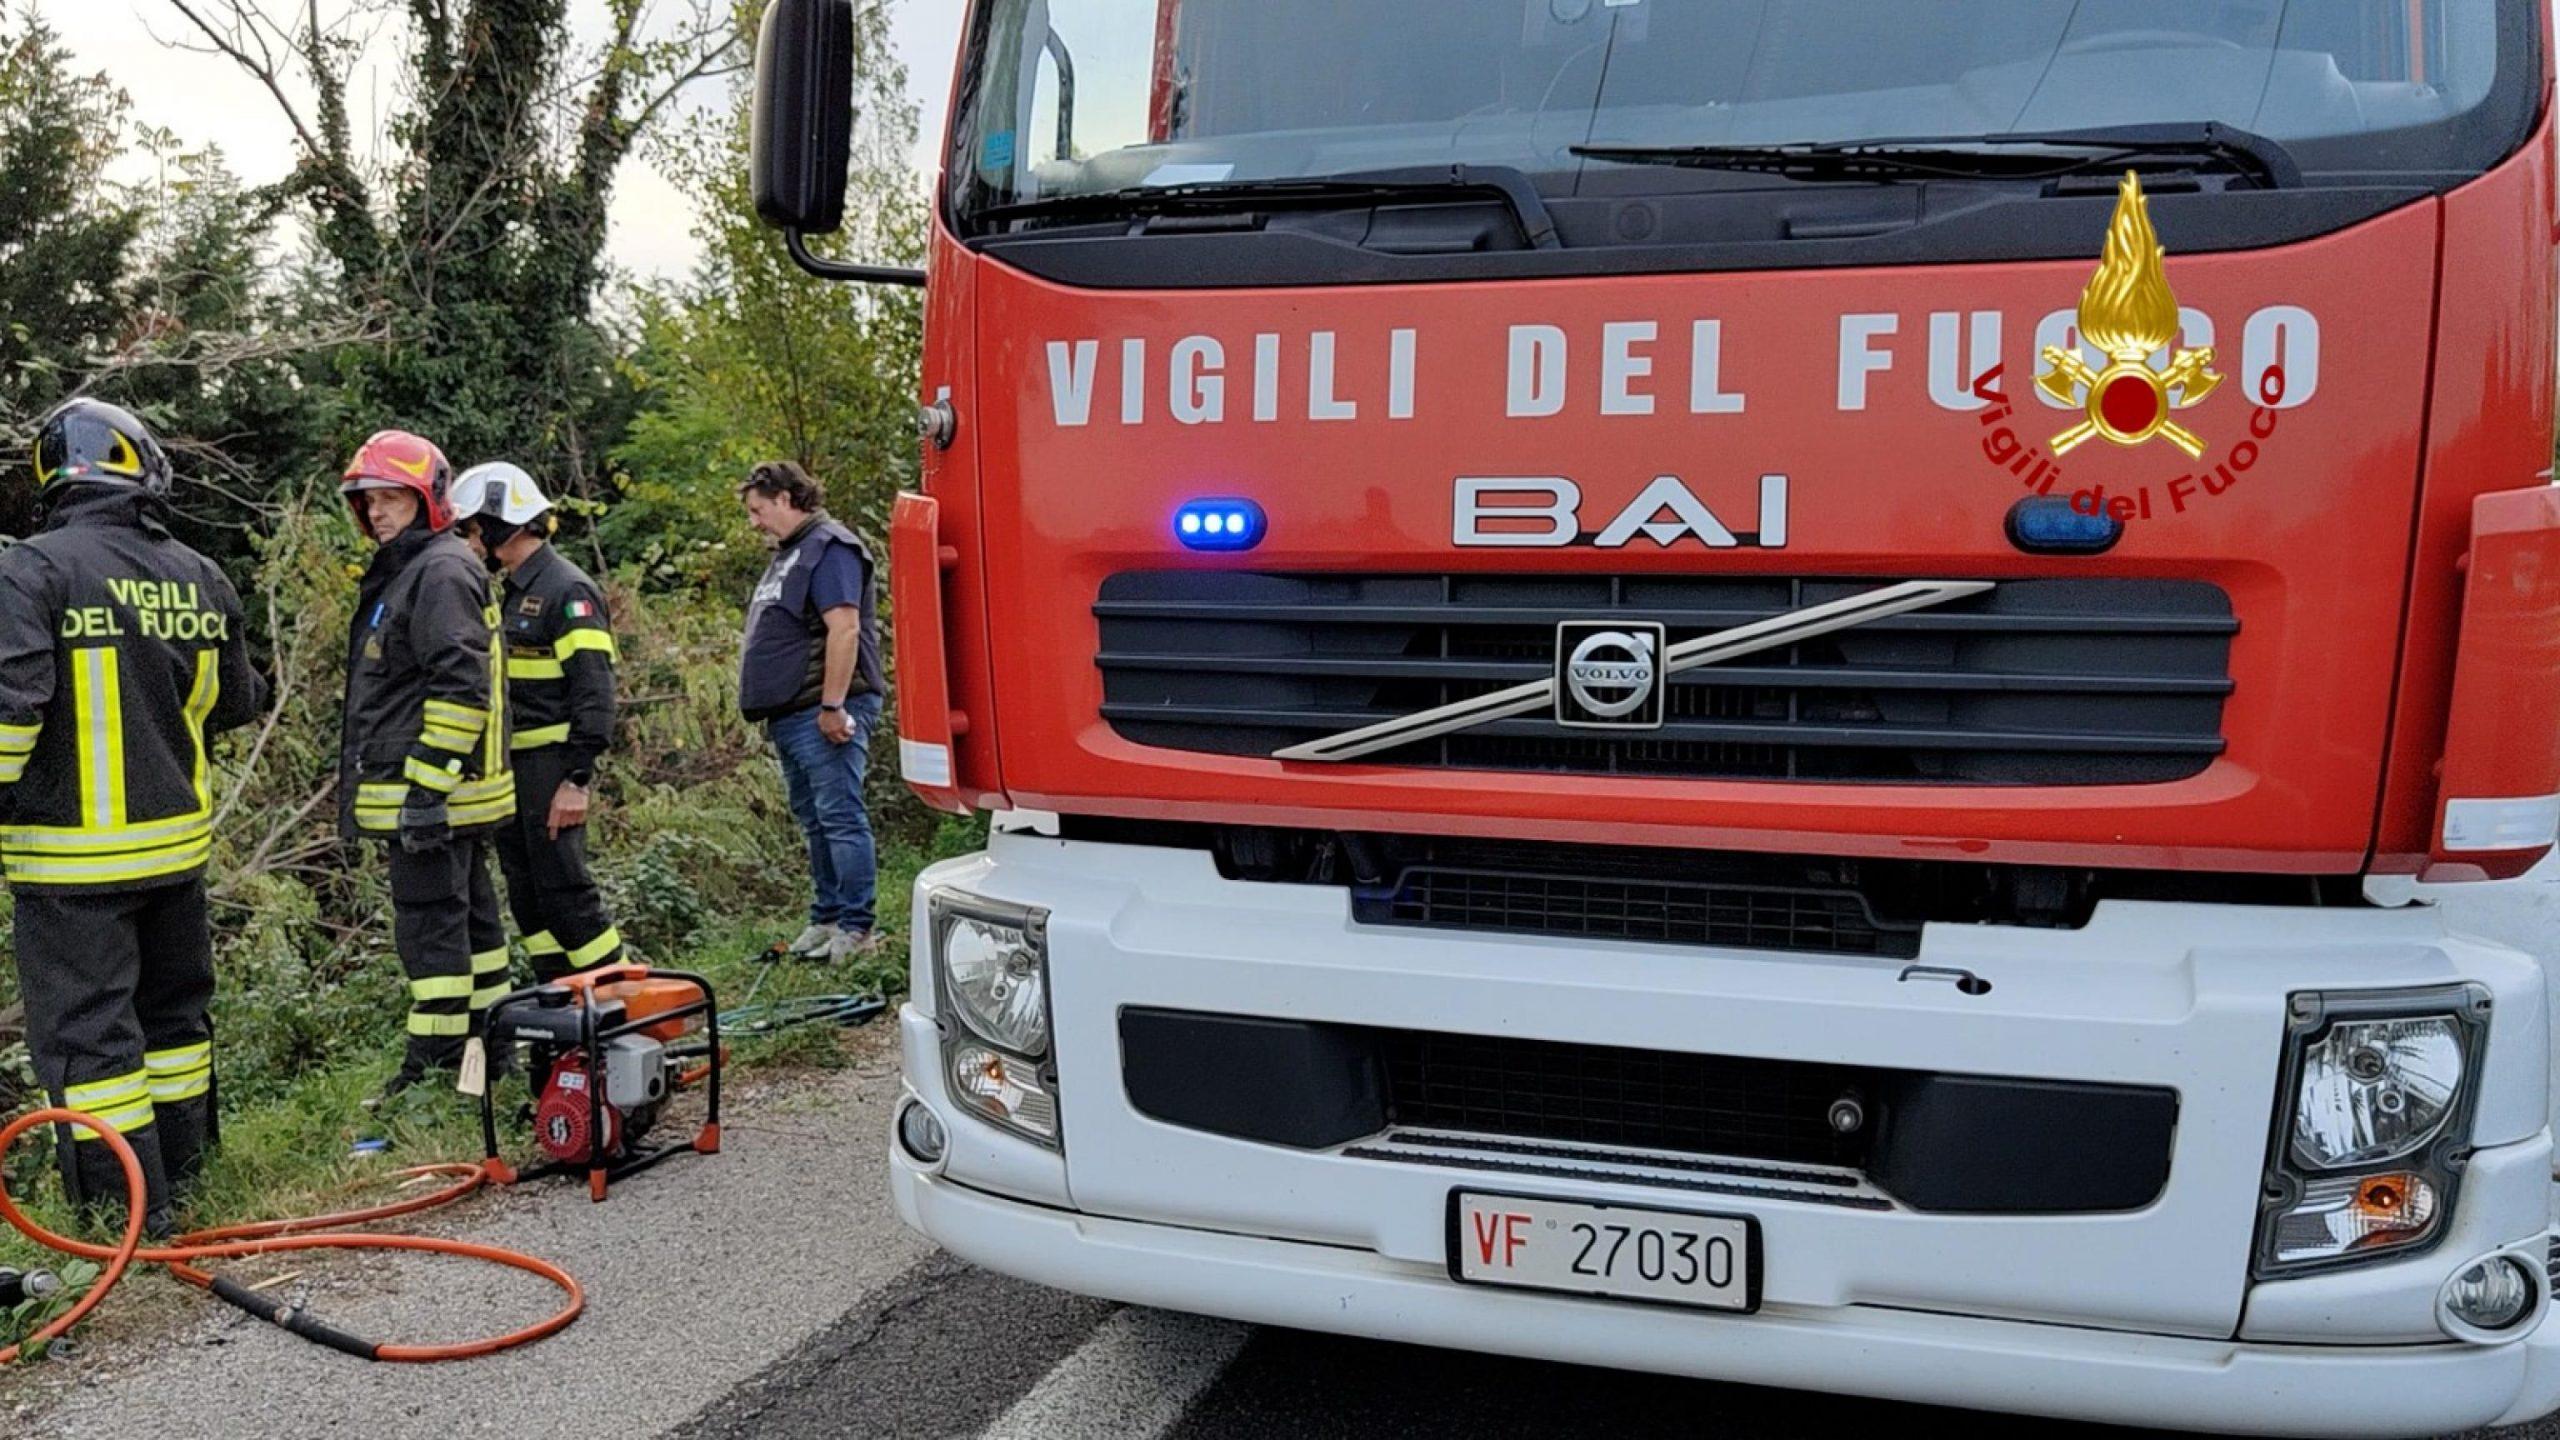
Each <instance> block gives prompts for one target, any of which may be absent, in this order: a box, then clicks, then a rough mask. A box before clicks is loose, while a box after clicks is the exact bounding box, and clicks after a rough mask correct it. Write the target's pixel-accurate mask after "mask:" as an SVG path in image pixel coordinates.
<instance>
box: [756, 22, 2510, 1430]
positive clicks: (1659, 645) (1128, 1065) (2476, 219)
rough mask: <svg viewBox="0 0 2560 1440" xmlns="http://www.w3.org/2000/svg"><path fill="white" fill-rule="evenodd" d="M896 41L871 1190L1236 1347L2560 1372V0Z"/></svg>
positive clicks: (839, 84)
mask: <svg viewBox="0 0 2560 1440" xmlns="http://www.w3.org/2000/svg"><path fill="white" fill-rule="evenodd" d="M850 23H851V22H850V14H849V7H848V6H847V4H846V3H845V0H776V4H775V5H774V7H773V9H772V11H771V12H770V13H769V15H768V17H767V21H766V31H765V35H764V40H763V49H762V54H761V56H760V67H761V74H760V86H761V89H760V94H759V110H758V136H757V139H758V144H757V147H756V148H757V155H756V172H757V173H756V179H757V193H758V198H759V203H760V205H761V207H762V208H763V210H764V213H765V215H766V217H767V218H768V219H769V220H771V221H773V222H774V223H775V224H777V225H778V226H780V227H783V228H784V229H786V230H787V231H788V232H789V240H790V243H791V245H792V247H793V250H794V253H795V254H796V255H798V256H799V257H801V259H802V262H803V263H804V264H805V265H807V266H809V267H810V268H812V269H814V270H817V271H819V272H820V273H827V274H833V275H838V276H841V277H844V278H849V279H859V280H874V281H882V280H888V281H895V280H910V281H915V282H919V283H922V282H925V281H926V279H927V276H928V275H929V284H928V285H927V300H926V303H927V311H928V322H927V332H926V348H925V356H924V362H923V396H922V399H923V401H924V406H923V411H922V415H923V422H924V429H925V432H926V440H925V445H924V465H923V477H922V483H921V486H920V488H919V491H918V492H917V493H914V494H909V495H905V496H902V497H901V498H900V499H899V501H898V503H897V507H896V511H895V514H894V517H893V519H892V522H891V537H890V550H891V553H892V557H893V559H892V572H893V576H892V593H893V600H894V612H895V625H896V664H897V676H898V680H897V691H898V695H897V700H898V706H897V709H898V717H899V718H898V727H899V752H900V755H901V757H902V761H903V765H904V773H905V775H906V778H907V779H908V781H909V782H910V783H911V784H912V785H913V787H914V788H915V790H916V792H917V793H918V794H920V795H922V796H923V797H925V799H926V800H927V801H929V802H931V803H932V804H934V805H937V806H940V807H943V808H946V809H949V810H953V811H968V810H972V809H978V810H991V811H995V812H997V820H996V824H995V827H994V834H993V837H992V839H991V841H990V843H989V845H988V847H987V849H986V850H985V851H984V852H983V853H980V854H975V855H970V856H967V857H965V858H961V859H957V860H953V861H949V862H947V863H944V864H941V865H937V866H936V867H934V868H933V869H932V870H930V871H929V872H927V873H926V874H925V876H924V877H923V879H922V880H921V881H920V882H919V884H918V887H917V890H916V893H915V896H914V902H913V903H914V914H915V927H914V934H915V936H916V940H915V944H914V955H913V971H912V974H913V991H914V993H913V996H912V998H911V999H910V1000H909V1002H908V1003H907V1005H906V1008H905V1010H904V1016H903V1023H904V1036H903V1038H904V1044H905V1055H906V1068H905V1078H906V1084H907V1087H908V1092H909V1093H908V1095H907V1097H906V1099H905V1101H904V1104H903V1107H902V1110H901V1113H900V1116H899V1120H898V1123H897V1127H896V1133H895V1135H894V1136H893V1138H892V1142H891V1147H890V1148H891V1155H890V1160H891V1165H892V1169H893V1177H894V1189H895V1194H896V1197H897V1203H898V1206H899V1208H900V1212H901V1213H902V1215H904V1216H905V1218H906V1219H907V1220H908V1221H909V1222H910V1223H911V1224H913V1225H915V1226H917V1227H918V1228H919V1229H921V1230H922V1231H924V1232H925V1233H927V1234H929V1235H931V1236H932V1237H933V1238H935V1239H936V1240H938V1241H939V1242H941V1243H942V1244H943V1245H945V1246H947V1247H949V1248H950V1249H951V1250H953V1251H955V1252H957V1253H959V1254H960V1255H962V1256H965V1257H967V1258H969V1259H971V1260H973V1261H976V1262H978V1263H981V1264H984V1265H987V1266H989V1267H992V1268H994V1269H996V1270H1000V1271H1003V1272H1006V1273H1009V1274H1013V1275H1019V1276H1026V1277H1030V1278H1033V1279H1036V1280H1040V1281H1044V1282H1046V1283H1049V1284H1053V1285H1058V1286H1062V1287H1065V1288H1068V1289H1072V1290H1078V1291H1084V1292H1090V1293H1094V1294H1100V1295H1106V1296H1113V1297H1117V1298H1119V1299H1123V1300H1128V1301H1133V1302H1139V1303H1144V1304H1149V1305H1158V1306H1166V1307H1171V1308H1174V1309H1180V1310H1190V1311H1196V1312H1205V1313H1212V1314H1218V1315H1225V1316H1232V1317H1237V1318H1240V1319H1245V1320H1250V1321H1257V1322H1267V1323H1273V1324H1281V1325H1291V1326H1300V1327H1306V1328H1311V1329H1320V1330H1331V1331H1341V1332H1347V1333H1353V1334H1359V1335H1368V1336H1377V1337H1386V1338H1393V1339H1401V1340H1412V1341H1422V1342H1428V1343H1432V1344H1437V1345H1445V1346H1456V1347H1464V1348H1469V1349H1475V1350H1481V1351H1491V1352H1501V1353H1508V1354H1514V1355H1521V1356H1535V1357H1543V1358H1549V1359H1558V1360H1566V1361H1576V1362H1583V1363H1588V1364H1592V1365H1602V1366H1618V1367H1628V1368H1637V1369H1645V1370H1655V1371H1663V1372H1675V1373H1682V1374H1688V1375H1695V1376H1702V1377H1713V1378H1718V1379H1726V1380H1736V1381H1747V1382H1752V1383H1757V1384H1767V1385H1780V1386H1795V1387H1804V1388H1812V1389H1821V1390H1830V1391H1839V1392H1850V1393H1858V1394H1867V1395H1876V1396H1890V1397H1898V1398H1904V1399H1910V1400H1922V1401H1933V1402H1941V1403H1948V1404H1957V1405H1969V1406H1977V1407H1984V1408H1992V1409H2006V1410H2014V1411H2022V1412H2034V1413H2042V1414H2047V1415H2054V1416H2069V1417H2079V1418H2087V1419H2097V1420H2113V1421H2125V1422H2139V1423H2145V1424H2167V1425H2179V1426H2193V1427H2199V1428H2215V1429H2225V1430H2234V1431H2259V1432H2276V1433H2302V1434H2375V1435H2385V1434H2412V1433H2423V1432H2432V1431H2444V1430H2454V1429H2460V1428H2462V1427H2465V1426H2472V1425H2482V1424H2490V1423H2497V1422H2501V1421H2509V1422H2511V1421H2517V1420H2522V1419H2526V1418H2529V1417H2533V1416H2538V1415H2541V1414H2543V1413H2545V1412H2548V1411H2550V1410H2552V1409H2553V1408H2554V1407H2555V1405H2560V1327H2555V1326H2553V1325H2551V1324H2547V1323H2545V1319H2544V1317H2545V1316H2546V1314H2547V1313H2548V1312H2549V1309H2550V1292H2551V1289H2552V1284H2551V1280H2550V1278H2549V1270H2548V1266H2549V1262H2550V1259H2551V1252H2552V1235H2553V1179H2552V1175H2553V1171H2552V1166H2553V1154H2552V1131H2551V1115H2552V1109H2553V1106H2552V1097H2553V1092H2554V1086H2553V1074H2554V1072H2553V1060H2552V1053H2553V1047H2552V1043H2551V1033H2552V1029H2553V1016H2554V1014H2555V1008H2554V1006H2555V997H2560V987H2555V986H2554V984H2553V983H2552V981H2551V979H2550V978H2549V977H2547V976H2546V974H2545V972H2544V970H2543V968H2542V966H2541V964H2540V963H2539V962H2537V960H2536V959H2535V958H2534V957H2531V956H2528V955H2524V954H2520V953H2517V952H2516V951H2513V950H2510V949H2507V948H2503V947H2500V946H2497V945H2492V944H2488V943H2484V942H2482V941H2479V940H2477V939H2473V938H2468V937H2466V936H2464V935H2461V934H2458V933H2454V932H2453V931H2452V930H2450V929H2449V928H2448V927H2447V925H2446V924H2445V923H2444V921H2443V919H2442V918H2441V916H2440V915H2439V913H2438V912H2437V911H2436V910H2434V909H2433V908H2430V907H2429V906H2426V905H2423V904H2410V903H2407V900H2408V896H2409V894H2410V891H2411V887H2412V884H2413V882H2432V883H2451V882H2464V881H2490V880H2498V879H2502V878H2507V877H2513V876H2516V875H2518V874H2520V873H2522V872H2523V871H2525V870H2526V869H2528V868H2529V867H2531V866H2532V865H2533V864H2534V863H2535V862H2536V861H2537V860H2539V859H2540V858H2541V857H2542V856H2544V855H2545V854H2546V853H2547V852H2549V851H2550V850H2551V848H2552V845H2553V840H2554V831H2555V826H2556V825H2560V490H2555V489H2554V488H2553V485H2552V442H2553V397H2554V386H2555V376H2554V359H2553V342H2554V313H2555V302H2556V301H2560V294H2556V293H2555V270H2554V255H2555V248H2554V235H2555V228H2554V227H2555V206H2554V195H2553V183H2554V182H2553V176H2554V149H2553V137H2552V130H2551V123H2550V116H2549V113H2548V104H2547V100H2548V97H2549V95H2550V93H2551V89H2552V86H2551V75H2552V68H2551V51H2550V39H2549V33H2548V32H2549V23H2548V19H2547V16H2546V14H2545V12H2544V10H2543V8H2542V6H2541V5H2539V4H2538V3H2533V0H2322V3H2319V4H2309V3H2290V4H2288V3H2282V0H2194V3H2189V0H2146V3H2142V4H2125V3H2096V0H2089V3H2082V4H2076V5H2057V4H2052V3H2050V0H1982V3H1975V4H1970V5H1967V6H1964V7H1962V13H1961V18H1960V19H1958V18H1954V12H1953V11H1952V10H1950V9H1949V8H1948V7H1937V6H1917V5H1912V6H1896V5H1877V4H1874V3H1872V0H1857V3H1852V0H1790V3H1786V4H1779V5H1770V4H1761V3H1750V4H1743V3H1733V0H1401V3H1396V4H1365V5H1355V4H1349V3H1341V0H977V3H975V4H974V5H973V6H972V7H971V10H970V14H969V17H968V20H967V22H966V26H965V31H964V35H963V43H962V49H961V54H960V57H959V62H958V69H957V76H956V84H955V86H954V100H953V103H952V106H951V111H950V114H949V116H948V128H947V133H948V139H947V141H946V143H945V145H944V147H943V151H942V155H943V172H942V175H941V177H940V180H939V183H938V185H937V186H936V188H935V190H934V192H933V235H932V242H931V254H930V263H929V268H928V271H927V272H926V274H905V273H901V272H896V271H890V270H884V269H881V268H878V267H866V266H859V265H847V264H844V263H841V262H836V261H829V260H823V259H820V258H818V257H816V256H815V255H813V254H811V252H810V251H809V249H808V247H807V246H806V244H805V243H804V241H803V237H804V236H806V235H810V234H823V233H826V232H828V231H830V230H832V229H834V228H836V226H837V224H838V220H839V217H840V215H841V211H842V206H843V203H844V184H843V178H842V177H843V173H844V168H845V167H844V152H845V139H844V137H845V133H846V129H847V124H848V120H847V98H846V97H847V95H848V93H849V91H848V84H849V82H848V79H847V76H848V73H849V69H848V66H849V61H848V59H847V54H848V49H849V46H848V41H847V36H848V35H849V33H850V30H849V27H850Z"/></svg>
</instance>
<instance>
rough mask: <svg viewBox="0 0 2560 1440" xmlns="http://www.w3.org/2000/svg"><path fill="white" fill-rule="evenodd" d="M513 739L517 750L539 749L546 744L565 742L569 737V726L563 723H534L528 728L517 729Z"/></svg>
mask: <svg viewBox="0 0 2560 1440" xmlns="http://www.w3.org/2000/svg"><path fill="white" fill-rule="evenodd" d="M515 739H516V748H517V749H519V750H539V749H541V748H542V747H544V746H546V745H560V744H565V743H566V742H567V741H568V739H569V727H568V726H567V725H565V724H561V725H536V726H534V727H533V728H532V729H530V730H519V731H517V732H516V737H515Z"/></svg>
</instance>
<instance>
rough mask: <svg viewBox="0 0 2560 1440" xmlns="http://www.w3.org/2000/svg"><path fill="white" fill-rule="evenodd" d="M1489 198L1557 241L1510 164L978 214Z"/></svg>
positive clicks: (1023, 216)
mask: <svg viewBox="0 0 2560 1440" xmlns="http://www.w3.org/2000/svg"><path fill="white" fill-rule="evenodd" d="M1470 196H1484V197H1490V198H1492V199H1496V200H1500V201H1502V202H1503V203H1504V204H1505V205H1507V206H1509V207H1510V210H1511V217H1512V219H1514V220H1516V221H1518V222H1519V225H1520V233H1521V235H1522V237H1523V238H1525V239H1526V240H1527V241H1528V242H1529V245H1530V246H1531V248H1533V249H1538V250H1552V249H1555V248H1556V247H1557V246H1558V245H1560V244H1561V243H1563V242H1561V241H1559V240H1558V239H1557V238H1556V222H1555V218H1554V217H1553V216H1551V215H1549V214H1548V213H1547V205H1546V202H1545V201H1544V200H1542V199H1540V198H1539V197H1538V188H1537V187H1536V186H1535V185H1532V184H1530V183H1529V177H1528V176H1526V175H1524V174H1522V173H1521V172H1520V171H1518V170H1515V169H1513V168H1511V167H1510V166H1507V165H1425V166H1420V167H1416V168H1412V169H1402V170H1361V171H1353V172H1348V173H1344V174H1339V175H1310V176H1302V177H1298V178H1294V179H1284V180H1197V181H1190V182H1186V183H1184V184H1179V185H1133V186H1130V187H1128V188H1126V189H1121V190H1098V191H1094V192H1092V193H1090V194H1084V195H1052V196H1048V197H1046V198H1044V199H1039V200H1023V201H1017V202H1015V203H1014V204H1011V205H990V206H988V207H987V208H985V209H983V210H980V211H978V212H977V216H976V218H978V219H980V220H993V221H1000V222H1001V221H1008V220H1078V219H1095V220H1117V219H1121V218H1124V217H1128V216H1135V215H1203V214H1233V213H1235V212H1237V211H1239V210H1347V209H1350V208H1352V207H1354V206H1359V205H1388V204H1397V203H1406V202H1412V201H1431V200H1443V201H1445V200H1450V199H1463V198H1467V197H1470Z"/></svg>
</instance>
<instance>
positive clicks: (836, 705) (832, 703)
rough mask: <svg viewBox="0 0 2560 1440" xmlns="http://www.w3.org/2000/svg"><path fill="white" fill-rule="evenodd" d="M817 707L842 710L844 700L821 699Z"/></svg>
mask: <svg viewBox="0 0 2560 1440" xmlns="http://www.w3.org/2000/svg"><path fill="white" fill-rule="evenodd" d="M818 708H819V709H821V710H834V711H842V710H843V709H844V702H843V701H841V700H821V701H819V702H818Z"/></svg>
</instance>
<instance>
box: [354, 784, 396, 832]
mask: <svg viewBox="0 0 2560 1440" xmlns="http://www.w3.org/2000/svg"><path fill="white" fill-rule="evenodd" d="M408 803H409V787H408V786H407V785H406V784H404V783H401V782H398V781H391V782H382V781H368V782H366V783H364V784H361V785H358V786H357V787H356V828H357V829H359V830H397V829H399V828H400V807H401V806H403V805H406V804H408Z"/></svg>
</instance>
